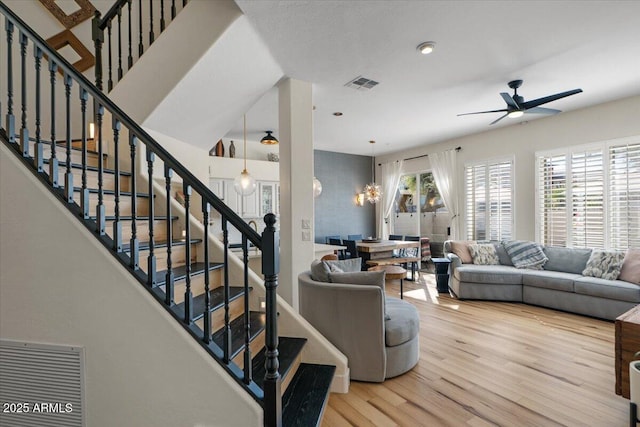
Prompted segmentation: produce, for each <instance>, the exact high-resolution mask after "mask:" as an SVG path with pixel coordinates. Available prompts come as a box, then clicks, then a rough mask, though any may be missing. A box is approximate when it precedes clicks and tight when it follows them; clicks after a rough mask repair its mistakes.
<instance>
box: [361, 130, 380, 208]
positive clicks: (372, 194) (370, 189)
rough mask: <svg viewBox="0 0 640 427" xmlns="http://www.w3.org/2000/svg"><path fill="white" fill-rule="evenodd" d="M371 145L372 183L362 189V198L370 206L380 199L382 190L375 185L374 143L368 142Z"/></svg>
mask: <svg viewBox="0 0 640 427" xmlns="http://www.w3.org/2000/svg"><path fill="white" fill-rule="evenodd" d="M369 143H370V144H371V176H372V178H373V181H371V182H370V183H369V184H367V185H366V186H365V187H364V197H365V198H366V199H367V201H368V202H369V203H371V204H375V203H378V202H379V201H380V199H381V198H382V188H380V186H379V185H378V184H376V170H375V156H374V146H373V144H375V143H376V142H375V141H369Z"/></svg>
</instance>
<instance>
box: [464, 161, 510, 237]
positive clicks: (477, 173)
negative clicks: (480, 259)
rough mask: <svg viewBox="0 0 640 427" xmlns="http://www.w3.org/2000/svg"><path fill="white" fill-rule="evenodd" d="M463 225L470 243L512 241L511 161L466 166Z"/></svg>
mask: <svg viewBox="0 0 640 427" xmlns="http://www.w3.org/2000/svg"><path fill="white" fill-rule="evenodd" d="M465 183H466V187H465V192H466V214H467V215H466V226H467V238H468V239H471V240H501V239H511V238H512V228H513V162H512V161H510V160H509V161H502V162H494V163H481V164H475V165H469V166H467V167H465Z"/></svg>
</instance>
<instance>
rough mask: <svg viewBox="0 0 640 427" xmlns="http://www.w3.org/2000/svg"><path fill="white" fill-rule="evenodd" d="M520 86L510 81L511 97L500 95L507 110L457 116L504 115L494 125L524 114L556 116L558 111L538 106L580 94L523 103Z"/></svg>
mask: <svg viewBox="0 0 640 427" xmlns="http://www.w3.org/2000/svg"><path fill="white" fill-rule="evenodd" d="M520 86H522V80H512V81H510V82H509V87H510V88H511V89H513V96H511V95H509V94H508V93H506V92H501V93H500V95H501V96H502V99H504V101H505V102H506V103H507V108H503V109H501V110H490V111H478V112H476V113H463V114H458V116H468V115H470V114H485V113H505V114H504V115H503V116H500V117H499V118H497V119H496V120H494V121H492V122H491V124H492V125H494V124H496V123H498V122H499V121H500V120H502V119H504V118H505V117H507V116H509V117H511V118H517V117H520V116H522V115H523V114H525V113H526V114H558V113H559V112H560V110H554V109H553V108H544V107H540V105H542V104H546V103H548V102H551V101H555V100H557V99H560V98H565V97H567V96H571V95H575V94H576V93H580V92H582V89H573V90H569V91H566V92H560V93H556V94H555V95H549V96H545V97H542V98H538V99H534V100H532V101H526V102H525V100H524V98H523V97H522V96H520V95H518V88H519V87H520Z"/></svg>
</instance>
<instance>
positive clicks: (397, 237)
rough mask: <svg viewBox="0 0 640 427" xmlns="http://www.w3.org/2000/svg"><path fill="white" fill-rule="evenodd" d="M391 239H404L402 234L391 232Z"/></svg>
mask: <svg viewBox="0 0 640 427" xmlns="http://www.w3.org/2000/svg"><path fill="white" fill-rule="evenodd" d="M389 240H402V235H401V234H389Z"/></svg>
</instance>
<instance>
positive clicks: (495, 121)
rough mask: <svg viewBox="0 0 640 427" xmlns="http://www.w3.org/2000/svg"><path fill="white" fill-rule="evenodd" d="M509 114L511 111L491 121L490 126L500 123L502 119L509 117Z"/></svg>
mask: <svg viewBox="0 0 640 427" xmlns="http://www.w3.org/2000/svg"><path fill="white" fill-rule="evenodd" d="M508 115H509V113H507V114H505V115H504V116H500V117H499V118H497V119H495V120H494V121H492V122H491V123H489V126H491V125H495V124H496V123H498V122H499V121H500V120H502V119H504V118H505V117H507V116H508Z"/></svg>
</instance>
